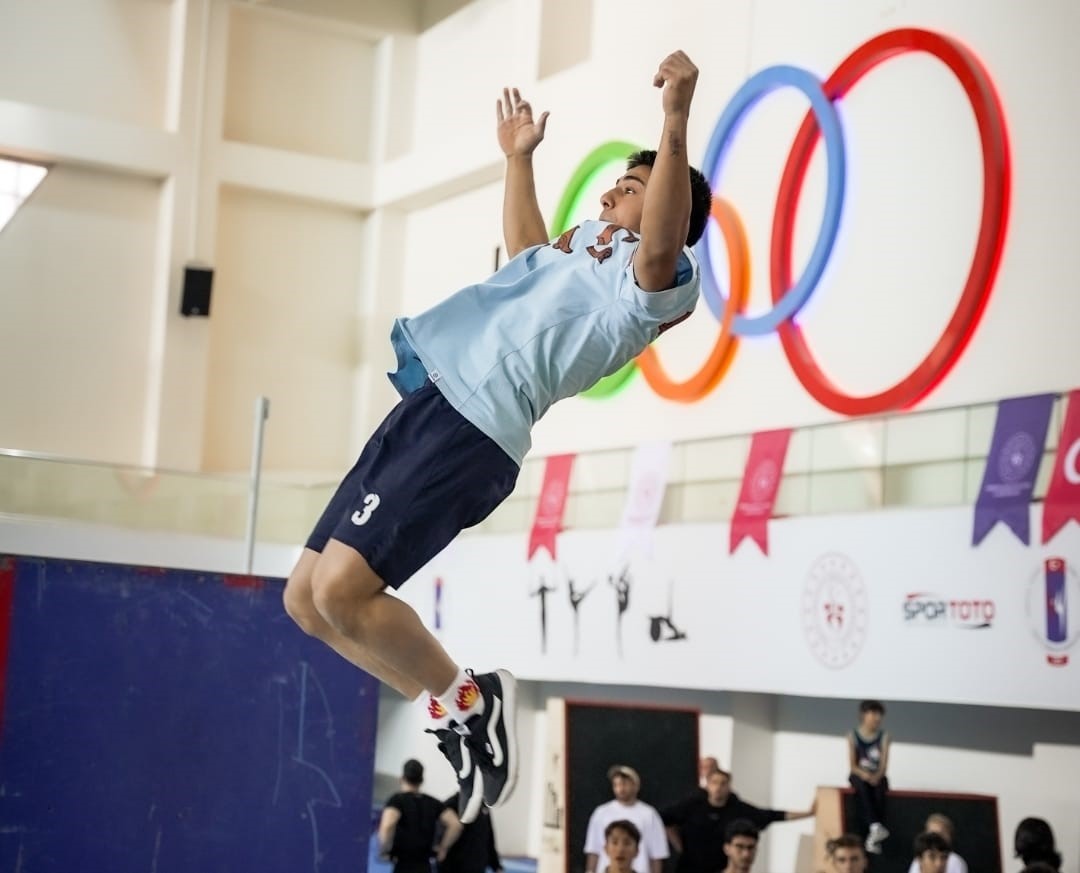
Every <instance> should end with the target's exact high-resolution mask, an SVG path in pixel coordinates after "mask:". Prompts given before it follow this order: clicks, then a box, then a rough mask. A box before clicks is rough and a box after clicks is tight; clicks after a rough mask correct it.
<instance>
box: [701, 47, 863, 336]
mask: <svg viewBox="0 0 1080 873" xmlns="http://www.w3.org/2000/svg"><path fill="white" fill-rule="evenodd" d="M785 86H790V87H792V88H798V89H799V90H800V91H802V93H803V94H805V95H806V96H807V97H808V98H809V100H810V107H811V109H812V110H813V112H814V117H815V118H816V119H817V123H818V127H819V128H820V129H821V134H822V136H823V138H824V140H825V154H826V157H827V158H828V168H829V169H828V184H827V187H826V193H825V212H824V215H823V217H822V222H821V230H820V231H819V232H818V238H817V242H816V243H815V244H814V250H813V252H812V253H811V255H810V260H809V262H808V263H807V265H806V269H805V270H804V271H803V274H802V275H801V276H800V277H799V279H798V281H796V282H795V284H794V285H793V286H792V287H791V288H789V289H788V290H787V291H786V292H784V296H783V297H781V298H780V299H779V300H778V301H776V303H775V305H774V306H773V307H772V309H770V310H768V311H767V312H764V313H762V314H761V315H756V316H746V315H742V314H738V315H736V316H735V318H734V320H733V322H732V326H731V329H732V332H733V333H735V334H737V335H738V336H764V335H765V334H769V333H773V332H774V331H775V330H776V328H777V327H778V326H779V325H780V324H781V322H784V321H787V320H788V319H789V318H792V317H793V316H794V315H795V314H796V313H797V312H798V311H799V310H800V309H802V307H803V306H804V305H805V303H806V301H807V300H809V299H810V295H811V294H812V293H813V291H814V288H816V287H817V283H818V282H819V281H820V279H821V274H822V273H824V272H825V265H826V263H827V262H828V260H829V256H830V255H831V254H832V248H833V245H834V244H835V243H836V235H837V231H838V229H839V227H840V213H841V211H842V209H843V205H844V179H845V177H846V175H847V173H846V160H845V152H844V134H843V130H842V129H841V127H840V116H839V115H838V113H837V111H836V107H835V106H834V105H833V102H832V101H831V100H830V99H829V98H828V97H827V96H825V92H824V91H823V90H822V88H821V81H820V80H819V79H818V78H817V77H816V76H814V75H813V74H812V73H810V72H809V71H807V70H803V69H801V68H799V67H792V66H785V65H781V66H775V67H767V68H766V69H764V70H761V71H760V72H759V73H755V74H754V75H753V76H751V77H750V78H749V79H747V80H746V82H744V83H743V86H742V87H741V88H740V89H739V90H738V91H737V92H736V93H735V96H734V97H732V98H731V101H730V102H729V103H728V105H727V108H725V109H724V112H723V114H722V115H721V116H720V120H719V121H717V122H716V127H715V129H714V130H713V133H712V137H711V138H710V139H709V145H708V148H707V149H706V150H705V160H704V161H702V170H703V171H704V172H705V173H706V175H707V176H708V179H709V182H710V184H711V185H712V186H713V189H714V190H716V188H717V187H718V185H717V183H718V181H719V178H718V177H719V171H720V162H721V160H722V158H723V156H724V150H725V149H726V148H727V146H728V144H729V141H730V140H731V138H732V136H733V134H734V133H735V129H736V127H737V126H738V123H739V122H740V121H741V120H742V117H743V116H744V115H745V114H746V113H747V112H748V111H749V110H750V109H751V108H752V107H753V106H754V105H755V104H756V103H757V102H758V101H759V100H760V99H761V98H762V97H764V96H765V95H766V94H768V93H769V92H771V91H775V90H776V89H777V88H782V87H785ZM788 206H789V204H782V203H779V202H778V203H777V204H776V208H777V209H781V208H787V207H788ZM699 245H700V246H701V255H702V257H700V258H699V260H700V261H701V262H702V263H703V264H704V265H705V269H703V270H702V271H701V286H702V294H703V295H704V297H705V302H706V303H707V304H708V305H709V309H710V310H712V313H713V315H714V316H716V319H717V320H718V321H723V318H724V307H725V305H726V300H725V298H724V294H723V292H721V291H720V287H719V285H718V283H717V281H716V275H715V270H714V268H713V262H712V258H711V257H710V255H709V236H708V234H704V235H703V236H702V237H701V242H700V243H699Z"/></svg>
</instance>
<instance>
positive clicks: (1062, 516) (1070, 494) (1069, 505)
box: [1042, 391, 1080, 543]
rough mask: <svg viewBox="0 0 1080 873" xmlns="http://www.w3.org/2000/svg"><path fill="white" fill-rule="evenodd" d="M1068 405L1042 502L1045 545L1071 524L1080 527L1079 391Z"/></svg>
mask: <svg viewBox="0 0 1080 873" xmlns="http://www.w3.org/2000/svg"><path fill="white" fill-rule="evenodd" d="M1068 403H1069V406H1068V408H1067V410H1066V412H1065V426H1064V427H1063V428H1062V429H1061V439H1060V440H1059V441H1058V449H1057V458H1056V459H1055V460H1054V472H1053V474H1051V476H1050V487H1049V488H1047V489H1046V499H1045V500H1044V501H1043V521H1042V541H1043V542H1044V543H1046V542H1049V541H1050V538H1051V537H1052V536H1054V534H1056V533H1057V532H1058V531H1059V530H1061V529H1062V528H1063V527H1065V525H1066V524H1068V523H1069V521H1070V520H1071V521H1075V522H1076V523H1077V524H1080V391H1071V392H1069V399H1068Z"/></svg>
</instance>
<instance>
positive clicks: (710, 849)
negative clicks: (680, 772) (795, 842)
mask: <svg viewBox="0 0 1080 873" xmlns="http://www.w3.org/2000/svg"><path fill="white" fill-rule="evenodd" d="M813 814H814V809H813V807H811V808H810V809H809V810H807V811H806V812H787V811H784V810H780V809H760V808H758V807H756V806H753V805H752V804H749V803H747V802H746V801H744V800H741V799H740V798H739V796H738V795H737V794H735V793H734V792H733V791H732V790H731V774H730V773H728V772H727V771H726V770H715V771H713V772H712V773H710V774H709V777H708V780H707V781H706V783H705V790H704V791H701V790H700V789H699V790H697V791H695V792H694V793H693V794H691V795H690V796H689V797H687V798H686V799H685V800H683V801H682V802H680V803H677V804H675V805H674V806H671V807H668V808H667V809H665V810H664V811H663V813H662V815H661V817H662V818H663V819H664V825H665V827H666V828H667V834H668V840H669V841H670V842H671V845H672V846H673V847H674V848H675V850H676V851H677V852H678V853H679V859H678V861H677V862H676V864H675V870H676V873H716V871H718V870H722V869H723V868H724V867H725V866H726V864H727V860H728V859H727V857H726V856H725V855H724V836H725V833H726V830H727V827H728V825H729V824H731V823H732V822H733V821H736V820H738V819H745V820H747V821H749V822H751V823H752V824H753V825H754V826H755V827H757V828H758V829H759V830H764V829H765V828H767V827H768V826H769V825H770V824H772V823H773V822H774V821H794V820H795V819H799V818H808V817H810V816H812V815H813Z"/></svg>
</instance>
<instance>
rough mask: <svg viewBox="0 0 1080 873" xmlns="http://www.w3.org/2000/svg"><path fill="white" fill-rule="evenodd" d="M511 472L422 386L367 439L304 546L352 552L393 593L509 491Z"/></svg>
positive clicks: (512, 467) (490, 444)
mask: <svg viewBox="0 0 1080 873" xmlns="http://www.w3.org/2000/svg"><path fill="white" fill-rule="evenodd" d="M517 477H518V466H517V464H515V463H514V461H513V460H512V459H511V458H510V456H509V455H508V454H506V452H504V451H503V450H502V449H501V448H499V446H498V445H497V444H496V443H495V442H494V441H493V440H492V439H491V438H490V437H489V436H487V434H485V433H483V432H482V431H480V430H479V429H478V428H476V426H475V425H473V424H472V423H471V422H469V421H467V420H466V419H465V418H463V417H462V415H461V414H460V413H459V412H458V411H457V410H456V409H454V407H453V406H451V405H450V402H449V401H448V400H447V399H446V398H445V397H443V395H442V392H441V391H439V389H438V388H436V387H435V385H433V384H432V383H431V382H425V383H424V384H423V385H422V386H421V387H419V388H417V389H416V390H415V391H413V392H412V393H411V394H409V395H407V396H406V397H405V398H404V399H403V400H402V401H401V402H400V403H398V405H397V406H395V407H394V408H393V409H392V410H391V411H390V414H389V415H388V416H387V417H386V420H385V421H383V423H382V424H381V425H379V429H378V430H377V431H375V433H374V434H372V436H371V439H369V440H368V443H367V445H366V446H364V450H363V452H361V453H360V459H359V460H358V461H357V462H356V465H355V466H354V467H353V468H352V470H350V471H349V473H348V475H346V476H345V478H344V479H343V480H342V482H341V484H340V485H339V486H338V489H337V491H336V492H335V494H334V496H333V497H332V498H331V500H330V504H329V505H328V506H327V507H326V509H325V510H324V511H323V514H322V517H321V518H320V519H319V521H318V523H317V524H316V525H315V530H314V531H312V533H311V536H310V537H309V538H308V541H307V547H308V548H309V549H313V550H315V551H316V552H321V551H322V550H323V548H325V546H326V543H327V540H329V539H330V538H331V537H332V538H333V539H335V540H340V541H341V542H343V543H345V544H347V545H350V546H352V547H353V548H354V549H356V551H358V552H359V553H360V554H361V555H363V556H364V558H365V560H366V561H367V562H368V565H369V566H370V567H371V569H372V570H374V571H375V572H376V573H377V574H378V575H379V578H380V579H382V580H383V582H385V583H386V584H387V585H389V586H390V587H392V588H397V587H399V586H400V585H401V583H403V582H404V581H405V580H406V579H408V578H409V577H411V576H412V575H413V574H414V573H416V571H417V570H419V569H420V568H421V567H422V566H424V564H426V563H427V562H428V561H430V560H431V559H432V558H434V557H435V556H436V555H437V554H438V553H439V552H441V551H442V550H443V549H444V548H446V546H447V545H448V544H449V543H450V541H451V540H452V539H453V538H454V537H456V536H457V535H458V533H460V532H461V531H462V530H464V529H465V528H467V527H472V526H473V525H474V524H479V523H480V522H481V521H483V520H484V519H485V518H487V517H488V516H489V515H490V514H491V512H492V510H493V509H495V507H496V506H498V505H499V504H500V503H502V502H503V500H505V499H506V498H507V497H508V496H509V495H510V492H511V491H513V490H514V483H515V482H516V481H517Z"/></svg>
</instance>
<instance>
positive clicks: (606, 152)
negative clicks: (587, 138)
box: [551, 140, 641, 400]
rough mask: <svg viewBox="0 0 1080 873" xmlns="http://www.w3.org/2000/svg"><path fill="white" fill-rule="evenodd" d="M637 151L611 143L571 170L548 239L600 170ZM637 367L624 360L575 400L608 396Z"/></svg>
mask: <svg viewBox="0 0 1080 873" xmlns="http://www.w3.org/2000/svg"><path fill="white" fill-rule="evenodd" d="M640 149H641V146H637V145H634V144H633V143H629V142H621V141H619V140H613V141H611V142H606V143H604V144H603V145H600V146H597V147H596V148H595V149H593V150H592V151H591V152H589V153H588V154H587V155H586V156H585V158H584V159H583V160H582V162H581V163H580V164H578V166H577V169H576V170H574V174H573V175H572V176H571V177H570V181H569V182H567V183H566V188H565V189H564V190H563V193H562V197H560V198H559V205H558V206H557V207H556V208H555V217H554V218H553V219H552V221H551V236H552V238H554V237H557V236H559V235H560V234H562V233H563V232H564V231H566V230H568V229H569V228H568V227H567V225H568V224H569V223H570V216H571V215H576V214H577V210H578V206H579V205H580V201H581V197H582V194H583V193H584V191H585V189H586V187H588V185H589V183H590V182H592V181H593V179H595V178H596V176H597V175H598V174H599V173H600V172H601V170H603V169H604V167H606V166H607V165H608V164H610V163H611V162H612V161H619V160H622V161H625V160H626V159H627V158H628V157H629V156H630V155H631V154H632V153H634V152H636V151H639V150H640ZM637 368H638V367H637V364H636V363H635V362H634V361H627V362H626V363H625V364H623V365H622V366H621V367H620V368H619V369H618V370H616V371H615V372H614V373H612V374H610V375H608V376H605V377H604V378H603V379H601V380H600V381H599V382H597V383H596V384H595V385H593V386H592V387H591V388H589V389H587V390H585V391H582V392H581V393H580V394H579V395H578V397H588V398H590V399H594V400H596V399H600V398H603V397H611V396H612V395H613V394H615V393H616V392H618V391H620V390H621V389H622V388H625V387H626V386H627V385H628V384H629V383H630V379H631V377H632V376H633V375H634V373H636V372H637Z"/></svg>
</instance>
